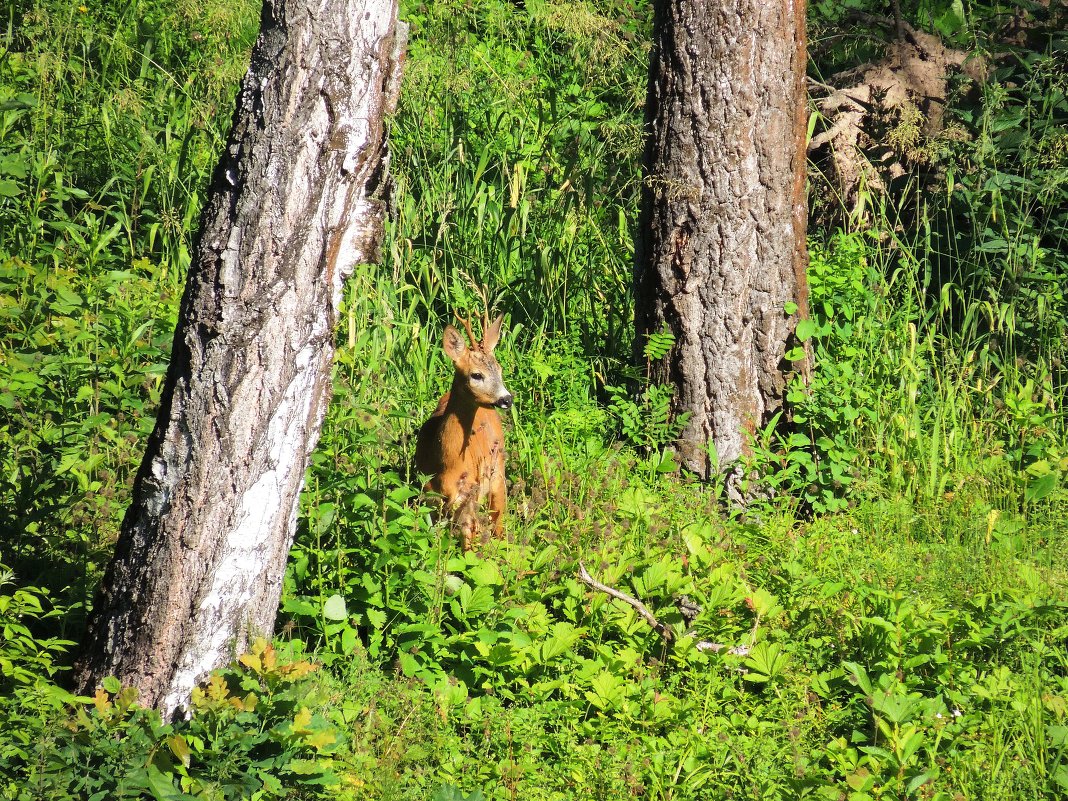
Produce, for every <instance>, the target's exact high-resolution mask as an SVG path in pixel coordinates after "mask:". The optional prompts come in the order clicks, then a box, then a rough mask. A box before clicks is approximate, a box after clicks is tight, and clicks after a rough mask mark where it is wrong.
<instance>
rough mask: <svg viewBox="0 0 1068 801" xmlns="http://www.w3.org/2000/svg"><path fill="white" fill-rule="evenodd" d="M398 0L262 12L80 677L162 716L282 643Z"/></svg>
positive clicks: (367, 228) (373, 242) (379, 134)
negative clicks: (281, 617)
mask: <svg viewBox="0 0 1068 801" xmlns="http://www.w3.org/2000/svg"><path fill="white" fill-rule="evenodd" d="M403 40H404V36H403V27H401V28H400V30H398V23H397V2H396V0H266V2H265V3H264V6H263V12H262V20H261V29H260V36H259V39H258V41H257V42H256V46H255V49H254V51H253V54H252V62H251V66H250V67H249V72H248V75H247V76H246V77H245V80H244V82H243V84H242V87H241V91H240V94H239V95H238V99H237V110H236V112H235V115H234V125H233V131H232V133H231V135H230V140H229V143H228V146H227V149H226V152H225V153H224V154H223V156H222V158H221V160H220V163H219V166H218V167H217V168H216V170H215V174H214V177H213V179H212V184H211V187H210V190H209V195H208V201H207V204H206V207H205V209H204V213H203V215H202V217H201V221H200V236H199V240H198V243H197V247H196V251H195V255H194V259H193V264H192V266H191V268H190V272H189V278H188V283H187V285H186V290H185V295H184V297H183V298H182V305H181V316H180V320H179V323H178V328H177V331H176V332H175V338H174V345H173V351H172V354H171V364H170V370H169V372H168V374H167V382H166V387H165V390H164V399H163V403H162V408H161V410H160V412H159V417H158V419H157V421H156V427H155V430H154V432H153V434H152V436H151V437H150V439H149V443H148V448H147V452H146V454H145V457H144V461H143V462H142V464H141V468H140V471H139V472H138V475H137V478H136V482H135V486H134V493H133V495H134V497H133V502H132V504H131V506H130V508H129V510H127V513H126V517H125V520H124V521H123V527H122V533H121V536H120V539H119V542H118V545H117V548H116V553H115V557H114V559H113V561H112V562H111V564H110V565H109V567H108V570H107V573H106V575H105V577H104V581H103V584H102V586H101V589H100V591H99V592H98V595H97V598H96V601H95V604H94V608H93V610H92V615H91V618H90V621H89V627H88V630H87V632H86V635H85V638H84V640H83V644H82V651H81V656H80V659H79V662H78V663H77V665H76V666H75V683H76V685H77V687H78V689H79V690H80V691H82V692H89V693H91V692H92V691H93V689H94V688H95V687H96V686H98V685H99V683H100V681H101V680H102V679H103V678H104V677H106V676H109V675H110V676H116V677H118V678H119V679H120V680H121V681H122V682H123V684H126V685H133V686H136V687H137V688H138V689H139V690H140V702H141V703H142V704H143V705H146V706H147V705H153V706H157V707H159V708H161V709H162V710H163V711H164V713H165V714H167V715H169V714H171V713H173V712H174V710H176V709H180V708H182V707H184V706H186V705H187V703H188V699H189V694H190V691H191V689H192V688H193V686H194V685H195V683H196V682H197V681H199V680H201V679H203V678H204V677H205V675H206V674H207V673H208V672H209V671H211V670H213V669H215V668H217V667H220V666H222V665H225V664H226V663H227V662H229V661H230V660H231V659H232V658H233V657H234V655H235V654H237V653H240V652H241V651H242V650H243V649H244V648H245V647H246V645H247V644H248V643H249V641H250V640H251V639H253V638H255V637H256V636H258V635H265V636H270V634H271V633H272V631H273V628H274V621H275V615H276V613H277V608H278V601H279V596H280V593H281V583H282V575H283V572H284V570H285V564H286V558H287V554H288V552H289V548H290V546H291V544H292V541H293V535H294V529H295V525H296V519H297V508H298V498H299V495H300V490H301V486H302V484H303V481H304V472H305V468H306V466H307V462H308V457H309V454H310V452H311V450H312V448H314V446H315V443H316V441H317V440H318V437H319V431H320V428H321V424H322V420H323V416H324V413H325V411H326V406H327V403H328V401H329V398H330V393H331V385H330V374H331V372H330V364H331V360H332V357H333V353H334V340H333V334H334V324H335V321H336V319H337V314H338V304H339V301H340V298H341V290H342V285H343V283H344V281H345V279H346V278H347V277H348V276H349V275H350V274H351V272H352V269H353V267H354V266H355V264H356V263H358V262H369V261H374V260H376V259H377V256H378V250H379V247H380V244H381V236H382V216H383V207H382V203H381V202H380V200H379V195H380V194H381V193H382V192H383V191H384V181H385V178H386V175H387V170H388V151H387V145H386V137H385V130H384V121H383V118H384V116H385V115H386V114H388V113H389V112H391V111H392V110H393V108H394V107H395V105H396V100H397V91H398V89H399V80H400V63H401V54H402V50H403V45H404V41H403Z"/></svg>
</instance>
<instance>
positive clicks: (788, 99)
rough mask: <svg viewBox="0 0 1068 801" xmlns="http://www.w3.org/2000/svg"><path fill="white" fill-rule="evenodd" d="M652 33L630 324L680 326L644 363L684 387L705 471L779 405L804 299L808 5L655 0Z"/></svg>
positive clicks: (680, 393) (678, 397)
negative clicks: (660, 352) (661, 352)
mask: <svg viewBox="0 0 1068 801" xmlns="http://www.w3.org/2000/svg"><path fill="white" fill-rule="evenodd" d="M653 37H654V39H653V51H652V57H651V62H650V68H649V94H648V99H647V104H646V125H647V134H648V137H649V138H648V140H647V144H646V151H645V163H644V172H645V181H644V185H643V188H642V201H641V215H640V222H639V233H638V236H637V241H636V261H635V306H636V327H637V333H638V342H639V348H640V347H641V345H642V344H643V343H644V340H645V337H644V335H646V334H650V333H654V332H657V331H660V330H662V329H663V328H664V326H665V325H666V326H667V327H668V329H669V330H670V331H671V332H672V333H673V334H674V336H675V345H674V347H673V348H672V350H671V351H670V352H669V353H668V354H667V356H665V357H664V358H663V359H662V360H660V361H658V362H657V363H655V364H653V365H651V371H650V372H651V375H650V378H651V379H652V380H653V381H656V382H660V383H671V384H673V385H674V386H675V388H676V392H675V397H674V403H675V407H676V412H689V413H690V418H689V422H688V423H687V425H686V426H685V429H684V430H683V432H682V434H681V437H680V439H679V442H678V446H677V447H678V452H679V457H680V460H681V463H682V464H683V466H684V467H686V468H687V469H689V470H691V471H693V472H695V473H697V474H698V475H700V476H702V477H705V478H707V477H708V476H709V474H710V472H711V471H712V470H713V469H714V467H715V465H714V464H713V460H712V459H711V458H710V455H709V454H710V448H709V445H712V446H713V447H714V453H715V454H716V455H717V456H718V462H719V466H720V467H725V466H727V465H729V464H730V463H732V462H735V461H736V460H737V459H738V458H739V457H741V456H742V455H744V454H745V452H746V448H747V438H748V437H749V436H750V435H752V434H753V433H754V432H756V431H757V430H759V429H761V428H763V427H764V426H765V424H766V423H767V422H768V421H769V420H770V419H771V417H772V415H773V414H774V413H775V411H776V410H777V409H779V408H780V407H781V404H782V396H783V390H784V385H785V378H784V371H785V370H787V369H789V364H788V363H784V353H785V352H786V349H787V344H788V342H789V341H790V340H791V339H792V337H793V331H794V328H795V326H796V322H797V318H798V315H799V314H800V315H803V314H804V313H805V309H806V303H807V288H806V283H805V268H806V265H807V251H806V246H805V225H806V207H805V133H806V122H807V114H806V108H805V91H804V79H805V67H806V56H805V4H804V0H796V1H793V0H789V1H788V2H782V3H768V2H759V0H708V1H707V2H703V1H702V0H657V2H656V4H655V18H654V32H653ZM791 302H792V303H795V304H797V307H798V310H797V311H796V312H795V313H793V314H789V313H787V312H786V310H785V309H786V308H792V307H789V306H788V305H787V304H789V303H791ZM737 478H738V473H737V471H735V474H734V478H733V479H732V480H731V481H730V482H729V483H728V488H729V491H730V494H731V496H732V497H733V498H734V499H735V500H741V497H740V494H739V490H738V487H737Z"/></svg>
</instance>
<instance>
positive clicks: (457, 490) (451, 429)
mask: <svg viewBox="0 0 1068 801" xmlns="http://www.w3.org/2000/svg"><path fill="white" fill-rule="evenodd" d="M456 318H457V320H459V321H460V322H461V323H463V326H464V328H465V329H466V331H467V339H468V341H469V342H470V345H471V346H470V347H468V345H467V342H465V341H464V338H463V335H462V334H461V333H460V332H459V331H458V330H457V329H456V328H454V327H453V326H451V325H448V326H446V327H445V333H444V337H443V341H442V347H443V349H444V351H445V355H446V356H448V357H449V359H451V360H452V363H453V366H454V367H455V368H456V369H455V373H454V375H453V379H452V388H451V389H450V390H449V391H448V392H446V393H445V394H444V395H442V396H441V400H439V401H438V405H437V408H436V409H435V410H434V413H433V414H432V415H430V419H429V420H427V421H426V422H425V423H423V425H422V427H421V428H420V429H419V433H418V435H417V436H416V445H415V467H416V469H417V470H418V471H419V473H421V474H423V475H429V476H430V480H429V481H427V482H426V484H425V485H424V487H423V489H424V491H426V492H434V493H437V494H438V495H440V496H441V497H442V507H443V511H444V512H447V513H449V514H450V515H451V516H452V520H453V525H454V526H456V527H457V528H458V529H459V530H460V533H461V541H462V544H463V549H464V551H469V550H471V549H472V548H473V547H474V545H475V537H476V535H477V534H478V529H479V507H480V506H481V504H482V501H483V500H484V499H487V498H488V499H489V509H490V518H491V519H492V521H493V536H494V537H497V538H500V537H501V536H502V535H503V533H504V514H505V506H506V491H507V487H506V485H505V480H504V429H503V428H502V427H501V416H500V413H499V411H498V410H500V409H510V408H512V394H511V393H510V392H509V391H508V390H507V388H505V386H504V378H503V377H502V375H501V366H500V364H498V363H497V359H496V358H495V357H494V356H493V349H494V348H495V347H496V346H497V343H498V341H500V336H501V323H502V322H503V321H504V315H501V316H500V317H498V318H497V319H496V320H494V321H493V322H492V323H491V322H490V321H489V315H488V314H484V315H483V317H482V341H481V342H479V341H478V340H477V339H475V335H474V333H473V332H472V330H471V318H470V317H468V318H467V319H464V318H462V317H461V316H460V314H459V313H458V312H457V314H456ZM488 539H489V538H488V536H486V535H483V537H482V538H481V542H482V543H483V544H484V543H486V542H487V541H488Z"/></svg>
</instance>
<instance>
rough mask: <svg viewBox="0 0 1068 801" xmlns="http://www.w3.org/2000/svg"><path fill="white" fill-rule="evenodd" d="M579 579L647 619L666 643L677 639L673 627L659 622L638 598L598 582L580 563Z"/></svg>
mask: <svg viewBox="0 0 1068 801" xmlns="http://www.w3.org/2000/svg"><path fill="white" fill-rule="evenodd" d="M578 577H579V581H581V582H582V583H583V584H585V585H587V586H588V587H593V589H595V590H597V591H598V592H603V593H604V594H605V595H609V596H611V597H613V598H616V599H618V600H620V601H622V602H623V603H625V604H629V605H630V606H631V607H633V608H634V611H635V612H637V613H638V614H639V615H641V616H642V617H643V618H645V622H646V623H648V624H649V625H650V626H652V627H653V629H654V630H655V631H657V632H658V633H659V634H660V636H661V637H663V638H664V642H666V643H671V642H672V641H673V640H674V639H675V633H674V632H673V631H672V630H671V627H670V626H667V625H665V624H663V623H661V622H660V621H659V620H657V619H656V615H654V614H653V613H652V612H650V611H649V609H648V607H646V605H645V604H643V603H642V602H641V601H639V600H638V599H637V598H635V597H633V596H631V595H627V594H626V593H625V592H620V591H619V590H616V589H613V588H612V587H609V586H608V585H607V584H602V583H601V582H599V581H597V579H595V578H594V577H593V576H591V575H590V572H589V571H588V570H587V569H586V565H584V564H583V563H582V562H579V572H578Z"/></svg>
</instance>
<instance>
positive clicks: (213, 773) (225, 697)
mask: <svg viewBox="0 0 1068 801" xmlns="http://www.w3.org/2000/svg"><path fill="white" fill-rule="evenodd" d="M239 662H240V666H235V667H234V668H232V669H230V670H228V671H224V672H221V673H216V674H213V675H212V677H211V679H210V680H209V681H208V682H207V684H206V686H204V687H203V688H202V689H197V690H195V691H194V694H193V702H192V709H191V717H190V718H189V720H185V721H179V722H176V723H164V722H162V721H161V720H160V717H159V714H158V713H157V712H155V711H151V710H145V709H142V708H140V707H138V706H137V703H136V701H137V691H136V690H135V689H133V688H128V687H127V688H123V687H121V686H120V685H119V683H118V682H117V681H116V680H114V679H107V680H105V682H104V687H103V688H101V689H100V690H99V691H98V692H97V694H96V696H95V697H94V698H92V699H83V698H75V697H74V696H71V695H70V694H69V693H64V692H63V691H62V690H59V689H58V688H56V687H55V686H52V685H48V684H47V683H44V684H43V685H42V686H40V687H38V688H37V690H38V694H37V695H36V696H31V695H29V694H26V693H23V694H22V695H20V696H18V697H17V698H16V699H15V701H14V703H11V702H10V701H6V702H4V705H3V706H2V707H0V709H2V710H3V711H4V713H6V715H10V717H7V716H6V715H5V718H4V719H2V720H0V724H2V725H3V726H4V729H5V731H7V732H9V733H13V734H17V738H16V739H14V740H13V741H12V742H11V744H10V745H8V746H5V747H4V748H3V750H0V797H3V798H9V799H13V800H14V799H17V800H18V801H30V799H68V798H69V799H86V798H158V799H243V798H279V797H288V796H292V795H294V794H295V793H299V794H300V797H302V798H319V797H323V798H335V797H337V795H336V789H337V788H336V785H337V784H338V782H339V779H338V778H337V776H336V774H335V773H334V770H333V762H334V755H335V754H336V753H337V751H338V750H339V749H340V748H341V747H342V745H343V744H344V736H343V734H342V732H341V730H340V729H339V728H338V727H337V726H336V725H335V724H334V723H332V722H330V721H329V720H327V718H326V717H325V716H324V714H323V712H322V711H318V710H322V709H323V708H324V707H325V706H326V705H327V703H328V697H327V695H326V694H325V693H324V692H323V691H322V689H321V688H320V687H319V685H317V683H316V682H314V681H312V680H310V679H308V678H307V677H308V676H309V674H311V673H313V672H314V671H315V669H316V668H315V665H313V664H312V663H310V662H308V661H305V660H296V661H289V662H284V661H279V660H278V657H277V654H276V652H275V649H274V647H273V646H271V645H270V644H268V643H266V642H263V641H260V642H258V643H256V644H255V645H254V646H253V648H252V651H251V652H250V653H248V654H245V655H243V656H242V657H241V658H240V660H239ZM313 710H317V711H313ZM15 724H18V727H17V728H16V727H15Z"/></svg>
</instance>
